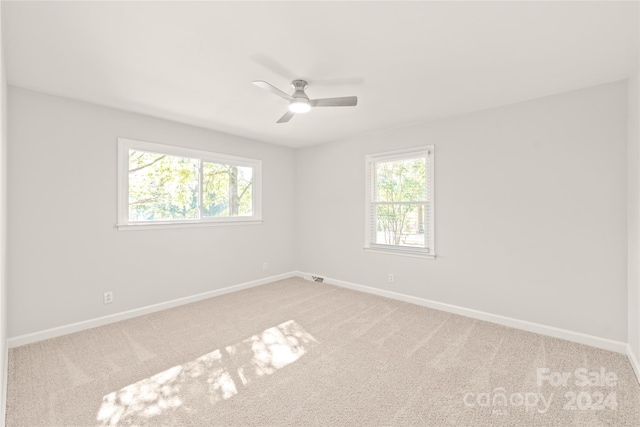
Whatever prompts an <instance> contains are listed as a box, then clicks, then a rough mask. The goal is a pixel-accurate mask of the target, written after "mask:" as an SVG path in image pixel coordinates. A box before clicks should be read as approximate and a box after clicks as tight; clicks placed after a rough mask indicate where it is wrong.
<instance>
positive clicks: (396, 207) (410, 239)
mask: <svg viewBox="0 0 640 427" xmlns="http://www.w3.org/2000/svg"><path fill="white" fill-rule="evenodd" d="M374 209H375V221H374V224H375V230H374V233H375V235H374V236H372V237H373V239H372V240H373V242H375V243H376V244H379V245H395V246H407V247H420V248H424V247H425V232H426V229H427V224H426V223H425V222H426V221H425V212H426V211H427V205H426V204H402V205H401V204H382V205H376V206H375V208H374Z"/></svg>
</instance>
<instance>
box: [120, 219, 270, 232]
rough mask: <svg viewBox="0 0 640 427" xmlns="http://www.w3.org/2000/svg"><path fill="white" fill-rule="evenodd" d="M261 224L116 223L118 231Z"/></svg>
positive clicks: (200, 222) (235, 222) (257, 220)
mask: <svg viewBox="0 0 640 427" xmlns="http://www.w3.org/2000/svg"><path fill="white" fill-rule="evenodd" d="M256 224H262V220H261V219H252V220H235V221H234V220H231V221H188V222H187V221H181V222H144V223H133V224H116V226H115V227H116V228H117V229H118V231H134V230H158V229H162V228H193V227H221V226H227V227H228V226H233V225H256Z"/></svg>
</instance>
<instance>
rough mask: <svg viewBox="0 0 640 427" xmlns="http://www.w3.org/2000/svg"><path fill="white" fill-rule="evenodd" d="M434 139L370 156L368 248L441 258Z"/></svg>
mask: <svg viewBox="0 0 640 427" xmlns="http://www.w3.org/2000/svg"><path fill="white" fill-rule="evenodd" d="M433 159H434V149H433V145H430V146H425V147H417V148H412V149H409V150H400V151H391V152H385V153H378V154H371V155H367V156H366V165H365V167H366V174H367V177H366V180H365V182H366V208H365V211H366V212H365V249H367V250H373V251H384V252H388V253H394V254H401V255H410V256H419V257H426V258H435V248H434V242H435V240H434V215H433V212H434V204H433V200H434V198H433V176H434V174H433Z"/></svg>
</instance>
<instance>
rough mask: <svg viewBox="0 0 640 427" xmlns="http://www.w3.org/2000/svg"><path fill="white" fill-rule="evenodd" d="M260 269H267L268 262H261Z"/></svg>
mask: <svg viewBox="0 0 640 427" xmlns="http://www.w3.org/2000/svg"><path fill="white" fill-rule="evenodd" d="M262 269H263V270H264V271H267V270H268V269H269V263H268V262H263V263H262Z"/></svg>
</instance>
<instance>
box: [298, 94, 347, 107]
mask: <svg viewBox="0 0 640 427" xmlns="http://www.w3.org/2000/svg"><path fill="white" fill-rule="evenodd" d="M309 105H311V106H312V107H353V106H355V105H358V97H357V96H343V97H342V98H322V99H311V100H309Z"/></svg>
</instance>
